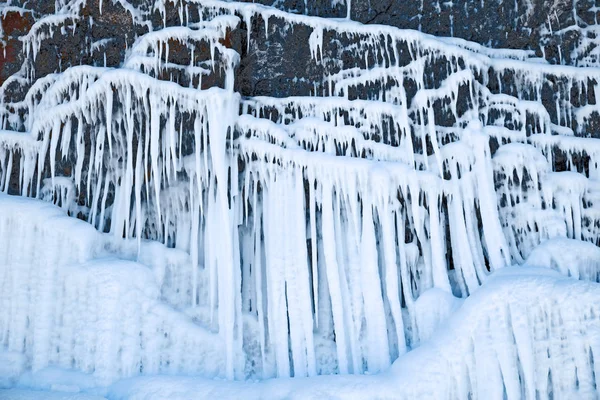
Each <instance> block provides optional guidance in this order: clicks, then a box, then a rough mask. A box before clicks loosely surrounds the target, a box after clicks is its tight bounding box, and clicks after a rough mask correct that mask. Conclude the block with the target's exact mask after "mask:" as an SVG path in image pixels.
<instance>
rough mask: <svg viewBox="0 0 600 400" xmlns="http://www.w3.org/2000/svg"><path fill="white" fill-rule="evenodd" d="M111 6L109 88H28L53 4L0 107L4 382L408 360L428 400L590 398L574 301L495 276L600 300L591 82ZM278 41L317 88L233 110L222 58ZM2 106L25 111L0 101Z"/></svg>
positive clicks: (354, 367) (589, 307)
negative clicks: (302, 43)
mask: <svg viewBox="0 0 600 400" xmlns="http://www.w3.org/2000/svg"><path fill="white" fill-rule="evenodd" d="M63 3H64V4H63ZM103 3H104V4H103ZM107 3H109V1H108V0H105V1H104V2H103V1H102V0H101V1H100V2H99V4H98V6H99V7H100V8H102V7H103V6H104V7H107ZM111 3H112V5H115V4H120V5H121V6H122V7H124V8H125V9H126V10H127V12H128V13H129V15H130V16H131V19H132V20H133V21H134V23H135V24H137V25H139V26H143V27H146V28H147V30H148V32H147V33H146V34H144V35H142V36H140V37H138V38H137V39H136V40H135V42H134V43H133V45H132V46H131V47H130V48H128V50H127V52H126V57H125V60H124V62H123V64H122V66H121V67H120V68H110V67H106V66H88V65H81V66H71V67H69V68H67V69H65V70H64V71H55V73H53V74H48V75H45V76H41V77H37V76H35V73H36V70H35V68H34V67H33V66H34V60H35V58H36V56H37V53H38V52H39V51H40V48H41V46H43V41H44V40H45V39H46V38H48V37H51V36H52V35H53V32H54V30H56V29H59V30H60V29H62V30H65V29H67V28H68V29H73V30H75V29H77V28H76V23H75V22H74V21H78V20H81V19H82V18H84V17H83V16H82V14H81V13H80V11H81V10H82V8H83V7H86V6H88V5H87V3H86V2H85V1H83V0H79V1H69V2H60V1H59V2H57V7H58V6H62V8H60V7H58V9H59V11H58V12H57V14H56V15H53V16H50V17H45V18H42V19H40V20H39V21H38V22H36V24H35V25H34V27H33V28H32V29H31V31H30V33H29V34H28V35H27V36H25V37H24V38H23V39H22V40H23V51H24V57H25V63H24V66H23V68H22V70H21V71H20V73H19V74H18V75H17V76H15V77H13V78H11V80H10V81H7V82H6V83H5V84H4V85H3V86H2V87H1V88H0V95H2V100H1V101H2V103H1V104H0V105H1V107H0V128H1V129H2V131H0V191H2V192H6V193H11V194H20V195H21V196H25V197H33V198H36V199H37V200H23V199H20V198H19V199H15V198H14V197H11V196H8V195H2V196H1V197H0V344H1V345H2V346H3V347H0V349H2V348H3V349H4V350H5V352H6V354H24V356H25V358H23V359H21V358H18V357H17V359H18V360H21V361H22V365H21V366H19V365H17V366H15V367H14V368H13V369H11V371H13V370H14V371H17V372H14V371H13V372H11V373H14V375H15V378H14V379H17V378H18V375H19V374H20V373H21V372H20V371H21V370H28V371H29V370H30V371H32V372H33V373H35V372H36V371H42V370H44V368H47V367H52V366H54V367H60V368H64V369H73V370H77V371H81V372H84V373H87V374H91V375H92V376H93V378H94V379H95V382H96V384H97V385H100V386H107V385H110V384H111V383H113V382H115V381H117V380H119V379H122V378H128V377H132V376H136V375H140V374H143V375H146V374H185V375H200V376H202V377H205V378H212V377H219V378H226V379H228V380H233V379H238V380H241V379H246V378H252V379H263V378H272V377H313V376H315V375H326V374H341V375H343V374H366V373H368V374H375V373H380V374H381V376H382V378H381V379H384V380H385V379H386V378H385V377H388V376H389V374H393V376H395V377H398V376H399V377H401V378H399V379H401V382H405V383H403V384H400V383H398V384H395V383H394V384H390V385H392V386H394V387H396V386H397V387H404V386H403V385H408V383H406V382H410V381H409V377H410V376H411V374H410V373H408V372H407V369H410V368H413V366H412V365H411V364H410V362H411V360H412V362H415V361H418V362H419V363H420V364H419V365H423V370H424V371H425V373H426V374H429V375H428V376H431V377H434V376H436V375H438V374H445V375H448V376H449V377H448V376H447V377H446V378H445V380H442V381H441V382H443V383H441V384H440V386H439V387H437V388H436V390H439V391H440V392H439V393H435V395H436V396H438V397H437V398H444V397H447V398H466V396H467V395H468V394H469V393H470V394H471V395H475V396H477V395H479V397H482V398H483V397H484V396H483V395H484V394H486V395H488V394H489V395H490V396H492V395H494V396H497V397H498V398H502V396H506V397H507V398H519V397H523V398H535V396H536V393H537V395H539V396H541V397H545V396H548V395H549V393H553V394H554V396H555V397H556V396H558V397H560V396H561V395H562V394H567V393H570V394H572V393H574V392H577V393H579V395H581V396H584V397H585V396H588V395H590V394H591V393H593V392H594V391H595V390H596V376H597V374H596V370H597V368H598V367H597V365H598V363H594V356H595V354H596V353H597V351H600V350H599V349H598V344H597V343H596V342H597V340H596V336H597V333H598V331H599V329H600V327H599V326H598V321H597V315H598V310H596V306H595V304H597V303H598V301H597V300H598V299H599V296H600V292H599V291H598V289H597V288H596V286H595V283H583V282H572V281H570V280H566V279H562V278H559V277H558V275H557V274H554V273H552V272H548V273H533V272H531V276H530V275H528V274H527V272H525V273H524V275H520V274H519V273H517V272H515V273H514V274H511V273H509V272H506V271H499V270H501V269H503V268H505V267H508V266H511V265H513V264H526V265H528V266H534V267H547V268H553V269H555V270H557V271H558V272H560V273H562V274H564V275H566V276H571V277H574V278H578V279H581V280H589V281H592V282H597V281H598V279H599V277H600V254H599V250H598V247H597V246H600V184H599V182H600V165H599V163H600V141H599V140H598V139H597V138H593V137H591V132H592V131H593V126H594V124H595V123H597V120H596V119H597V116H598V113H599V112H600V110H598V106H597V104H596V100H595V98H596V92H597V90H598V82H600V72H599V70H598V69H597V68H593V67H572V66H561V65H550V64H545V63H542V62H540V60H538V59H533V58H532V57H531V56H532V55H531V54H530V53H529V52H525V51H509V50H493V49H489V48H485V47H483V46H481V45H478V44H475V43H470V42H466V41H464V40H459V39H443V40H442V39H438V38H435V37H433V36H430V35H426V34H422V33H419V32H415V31H408V30H399V29H396V28H391V27H385V26H376V25H372V26H367V25H362V24H358V23H354V22H351V21H338V20H328V19H322V18H317V17H309V16H301V15H293V14H289V13H285V12H282V11H278V10H275V9H273V8H269V7H264V6H260V5H256V4H247V3H236V2H221V1H218V0H207V1H199V0H189V1H183V0H176V1H175V2H171V1H161V0H156V1H155V2H150V1H148V2H142V3H141V5H140V6H139V7H134V6H132V5H131V4H129V3H127V2H126V1H124V0H118V1H116V0H115V1H111ZM348 4H349V3H348ZM168 10H176V11H177V12H176V15H177V16H178V18H175V20H176V22H175V23H174V22H173V21H174V19H173V18H169V19H167V14H168V12H169V11H168ZM100 12H102V10H101V9H100ZM154 12H156V13H158V14H159V15H161V17H162V25H160V26H153V25H152V23H151V22H150V21H151V15H152V13H154ZM270 21H271V22H270ZM273 22H277V23H273ZM168 24H175V25H178V26H169V25H168ZM255 25H259V26H261V27H263V28H264V30H259V31H257V30H251V27H252V26H255ZM298 26H302V27H307V28H308V29H310V30H311V32H312V33H311V34H310V38H309V43H308V46H309V47H310V54H311V56H312V63H313V64H314V65H315V67H319V68H320V71H322V72H323V76H322V80H321V81H317V82H314V89H313V92H312V96H310V97H300V96H299V97H287V98H274V97H258V96H257V97H242V96H241V95H240V94H239V93H236V92H235V91H234V87H235V71H236V68H237V67H238V64H239V54H238V53H237V52H236V51H235V50H234V49H232V48H231V47H230V46H229V45H228V43H229V39H228V35H230V33H231V32H232V31H233V30H235V29H238V28H242V27H244V28H246V29H247V35H248V36H247V39H246V42H247V46H250V44H251V41H252V40H253V38H252V35H254V34H260V35H270V34H274V31H285V30H289V29H294V27H298ZM257 32H258V33H257ZM279 34H281V32H279ZM334 39H335V40H334ZM107 40H108V39H107ZM107 43H108V42H106V41H102V42H97V43H95V44H94V45H93V46H92V51H102V49H103V48H105V47H106V46H107ZM174 46H178V48H179V50H178V51H181V47H183V48H184V49H185V51H184V53H185V57H184V58H185V59H186V60H187V61H189V63H188V64H186V65H184V64H183V63H182V62H181V59H180V58H179V59H173V58H171V57H170V52H171V48H172V47H174ZM340 46H342V47H340ZM340 52H343V54H344V55H345V61H344V62H343V63H340V62H339V58H338V57H339V54H340ZM532 65H533V66H534V67H532ZM15 81H22V82H24V83H23V85H24V86H25V87H27V93H26V95H25V96H24V98H23V99H20V100H19V101H14V102H13V101H6V98H7V96H4V94H5V91H6V90H7V87H8V85H9V83H11V82H15ZM215 82H218V84H215ZM207 85H209V86H212V87H210V88H207V87H206V86H207ZM548 93H550V96H548ZM40 200H44V201H47V202H50V203H54V205H52V206H50V205H48V206H42V205H41V202H40ZM56 206H58V207H61V208H62V209H63V210H62V211H61V210H59V209H58V208H57V207H56ZM65 213H67V214H68V215H70V216H71V217H77V218H79V219H83V220H85V221H87V222H88V223H89V224H85V223H83V222H81V221H77V220H76V219H75V218H68V217H66V216H65ZM94 228H95V229H94ZM540 245H541V246H540ZM571 253H575V254H571ZM510 270H511V271H512V270H513V268H511V269H510ZM525 271H536V270H530V269H526V270H525ZM538 272H539V271H538ZM496 274H499V275H501V276H499V277H494V278H491V279H490V276H491V275H496ZM511 279H514V282H516V283H518V284H517V287H516V288H514V289H509V288H510V284H511V283H510V282H513V281H511ZM488 280H493V283H486V281H488ZM482 285H483V288H481V289H480V287H481V286H482ZM571 290H573V293H574V294H573V296H572V297H569V296H568V295H567V293H568V292H569V291H571ZM464 299H466V300H464ZM528 307H531V308H528ZM567 316H568V318H567ZM440 326H444V327H447V328H444V329H448V332H449V333H443V334H439V332H440V330H438V328H439V327H440ZM578 327H581V329H579V328H578ZM462 329H467V331H468V332H469V334H462V333H460V332H461V331H462ZM578 329H579V330H578ZM440 335H441V336H440ZM444 335H445V336H444ZM564 335H567V336H568V338H569V339H561V338H563V337H564ZM448 337H451V338H452V339H451V340H448V343H444V340H445V339H447V338H448ZM422 343H423V348H422V349H417V348H418V347H419V346H421V344H422ZM564 346H566V347H564ZM561 349H562V350H561ZM438 350H439V354H435V352H436V351H438ZM405 353H408V354H406V355H405ZM463 354H466V355H465V356H463ZM545 354H548V356H546V355H545ZM7 357H8V356H7ZM11 357H12V356H11ZM15 357H16V356H15ZM396 359H398V361H396V363H395V365H394V366H393V367H391V369H390V366H391V365H392V363H394V361H395V360H396ZM0 360H1V358H0ZM489 360H492V361H491V362H488V361H489ZM21 361H18V362H12V363H11V365H16V364H19V363H20V362H21ZM480 363H483V364H484V365H486V368H480V367H479V365H480ZM0 371H2V369H1V368H0ZM386 371H387V372H386ZM6 374H7V375H8V374H9V372H6ZM332 379H333V381H332V382H335V381H336V379H337V378H332ZM344 379H346V378H339V379H338V381H340V382H347V381H346V380H344ZM356 379H359V381H360V379H363V378H356ZM364 379H365V382H369V383H368V385H369V387H371V388H373V387H374V386H376V380H377V378H374V377H373V378H364ZM369 379H371V380H369ZM431 379H434V378H431ZM9 381H10V379H9ZM10 382H12V383H14V382H13V381H10ZM10 382H9V383H10ZM324 382H325V381H324ZM373 382H375V383H373ZM0 383H1V381H0ZM271 384H273V385H277V383H268V384H265V385H271ZM385 387H388V388H389V385H387V386H385ZM422 388H423V387H422V386H419V387H413V388H409V389H406V390H407V391H406V392H402V393H405V394H403V395H404V396H406V397H407V398H411V396H413V395H414V396H417V395H427V393H422V392H420V390H422ZM246 389H248V390H258V391H259V392H257V393H258V394H257V395H256V396H255V397H260V393H262V392H260V391H261V390H266V389H260V386H259V389H256V388H246ZM246 389H244V390H246ZM429 389H431V390H433V388H429ZM429 389H428V390H429ZM165 390H166V389H165ZM373 390H375V389H373ZM382 390H383V389H382ZM284 391H285V390H284ZM375 391H376V390H375ZM429 395H431V393H429ZM115 396H117V395H115ZM282 396H283V394H282ZM412 398H415V397H412Z"/></svg>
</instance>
